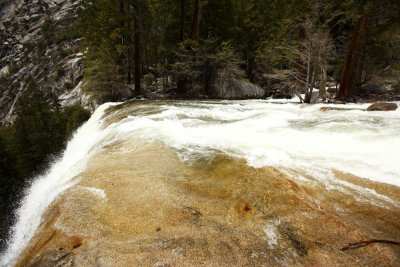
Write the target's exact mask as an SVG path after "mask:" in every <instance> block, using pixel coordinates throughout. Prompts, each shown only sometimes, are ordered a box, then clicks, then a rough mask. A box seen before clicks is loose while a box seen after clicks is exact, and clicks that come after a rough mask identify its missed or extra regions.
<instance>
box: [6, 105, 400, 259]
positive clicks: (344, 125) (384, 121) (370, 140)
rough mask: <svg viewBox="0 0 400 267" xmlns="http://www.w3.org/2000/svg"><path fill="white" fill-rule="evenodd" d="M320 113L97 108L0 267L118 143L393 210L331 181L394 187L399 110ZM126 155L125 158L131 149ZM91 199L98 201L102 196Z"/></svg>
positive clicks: (18, 228)
mask: <svg viewBox="0 0 400 267" xmlns="http://www.w3.org/2000/svg"><path fill="white" fill-rule="evenodd" d="M322 106H324V105H322V104H318V105H300V104H296V103H293V102H292V101H267V100H266V101H261V100H249V101H133V102H127V103H123V104H105V105H103V106H101V107H100V108H99V109H98V110H97V111H96V112H95V114H94V115H93V116H92V118H91V119H90V120H89V121H88V122H87V123H86V124H85V125H84V126H82V127H81V128H80V129H79V130H78V131H77V132H76V133H75V135H74V137H73V139H72V140H71V141H70V142H69V144H68V146H67V148H66V150H65V152H64V154H63V155H62V156H61V157H60V158H59V159H58V160H56V161H55V162H54V164H53V165H52V166H51V167H50V169H49V170H48V171H47V172H46V173H45V174H44V175H42V176H40V177H37V178H36V179H35V180H34V182H33V183H32V184H31V185H30V187H29V188H28V189H27V191H26V196H25V197H24V199H23V200H22V202H21V205H20V208H19V209H18V210H17V215H18V216H17V217H18V219H17V221H16V223H15V225H14V227H13V232H12V235H11V239H10V240H9V242H8V243H9V246H8V248H7V250H6V251H5V252H4V254H3V255H2V256H1V260H0V265H1V266H8V265H11V264H12V263H14V262H15V260H16V259H17V257H18V256H19V255H20V254H21V253H22V251H23V250H24V249H25V248H26V246H27V244H28V243H29V241H30V240H31V239H32V238H33V237H34V235H35V233H36V231H37V229H38V228H39V226H40V225H41V223H42V215H43V214H44V212H45V211H46V209H47V208H48V207H49V206H50V205H51V203H52V202H53V201H55V200H56V199H57V198H58V197H59V196H60V195H62V194H63V192H65V191H66V190H68V189H69V188H71V187H76V186H80V185H78V184H79V183H80V182H81V179H79V178H77V177H79V174H80V173H82V172H84V171H85V168H86V164H87V161H88V160H89V159H91V158H92V157H93V155H95V154H96V153H98V152H99V151H100V150H101V149H104V148H109V147H113V146H118V145H119V144H121V143H123V142H126V141H127V140H142V141H143V142H147V143H150V144H156V145H160V146H163V147H165V148H166V149H169V150H171V151H173V152H174V153H176V154H177V155H178V157H179V158H180V160H181V161H182V162H183V163H184V164H186V165H189V166H190V165H191V164H195V163H196V162H207V161H209V162H211V161H212V160H213V159H214V158H215V157H218V156H220V155H227V156H229V157H232V158H237V159H243V160H244V161H245V162H246V163H247V165H248V166H249V167H250V168H255V169H262V168H269V167H274V168H276V169H279V170H280V171H281V172H283V173H284V174H285V175H287V176H288V177H291V178H292V179H293V180H295V181H302V182H304V181H308V180H310V177H312V180H313V182H314V183H315V182H316V181H317V183H320V184H323V185H324V187H325V188H326V189H327V190H331V189H338V188H339V189H340V190H342V191H346V190H349V189H351V190H353V191H356V192H358V193H359V194H360V195H370V196H373V198H374V199H375V201H377V202H376V204H377V205H378V206H379V205H381V206H382V205H383V204H382V203H389V204H390V205H392V206H394V207H398V206H399V202H398V200H396V199H392V198H390V196H387V195H381V194H380V193H378V192H376V191H375V190H374V189H371V188H364V187H363V186H362V185H360V183H351V182H349V181H343V180H339V179H337V172H340V173H344V174H348V175H353V176H355V177H359V178H363V179H366V180H367V181H373V182H378V183H384V184H390V185H394V186H400V110H397V111H393V112H367V111H365V109H366V107H367V106H368V105H367V104H365V105H358V104H349V105H330V107H337V108H343V109H345V110H329V111H320V108H321V107H322ZM122 149H124V148H122ZM125 149H126V150H127V151H126V153H127V154H128V153H129V149H130V148H129V147H125ZM92 160H93V158H92ZM120 167H121V168H123V166H120ZM81 188H83V187H81ZM90 190H92V191H93V192H95V193H96V192H97V194H98V195H102V196H103V195H104V196H105V193H104V191H102V190H99V189H96V188H94V189H90ZM96 190H97V191H96ZM268 229H269V228H268ZM268 229H267V230H268ZM267 230H266V231H267ZM268 231H269V235H272V234H273V230H268ZM268 231H267V232H268ZM271 231H272V234H271ZM273 242H275V241H273Z"/></svg>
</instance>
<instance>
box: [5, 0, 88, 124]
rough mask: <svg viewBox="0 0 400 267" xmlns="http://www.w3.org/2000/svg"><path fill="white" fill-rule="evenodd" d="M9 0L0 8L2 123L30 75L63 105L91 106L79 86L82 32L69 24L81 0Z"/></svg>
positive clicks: (9, 117) (11, 112)
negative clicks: (78, 104)
mask: <svg viewBox="0 0 400 267" xmlns="http://www.w3.org/2000/svg"><path fill="white" fill-rule="evenodd" d="M8 2H9V3H8V4H6V5H5V6H4V7H3V8H2V10H1V11H0V79H1V83H0V93H1V96H0V124H5V123H9V122H12V121H13V119H14V116H15V114H14V113H15V105H16V103H17V101H18V98H19V97H20V96H21V95H22V94H23V93H24V91H25V89H26V84H27V80H28V79H32V80H33V81H34V82H35V83H37V84H38V85H39V87H41V88H47V89H48V90H51V91H52V93H54V94H55V95H56V96H57V97H59V98H60V100H62V101H61V103H62V104H64V105H70V104H75V103H82V104H84V105H86V106H88V107H90V106H93V103H89V102H90V101H89V98H88V96H85V94H84V93H83V92H82V86H81V84H80V82H81V80H82V75H83V66H82V57H83V54H82V53H80V51H79V50H80V44H81V38H80V37H79V36H77V35H76V31H75V30H74V29H73V27H71V25H73V24H74V22H75V21H76V18H77V14H76V10H77V7H78V5H79V3H80V0H32V1H24V0H14V1H8ZM72 92H73V93H72ZM66 95H69V98H68V101H64V100H65V96H66ZM82 99H85V100H82Z"/></svg>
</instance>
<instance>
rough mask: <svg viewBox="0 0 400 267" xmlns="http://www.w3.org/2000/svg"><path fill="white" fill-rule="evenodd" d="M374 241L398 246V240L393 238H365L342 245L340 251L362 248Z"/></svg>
mask: <svg viewBox="0 0 400 267" xmlns="http://www.w3.org/2000/svg"><path fill="white" fill-rule="evenodd" d="M374 243H385V244H391V245H398V246H400V242H399V241H393V240H384V239H370V240H366V241H360V242H356V243H349V244H347V245H346V246H344V247H342V248H341V249H340V250H341V251H346V250H349V249H356V248H362V247H365V246H368V245H371V244H374Z"/></svg>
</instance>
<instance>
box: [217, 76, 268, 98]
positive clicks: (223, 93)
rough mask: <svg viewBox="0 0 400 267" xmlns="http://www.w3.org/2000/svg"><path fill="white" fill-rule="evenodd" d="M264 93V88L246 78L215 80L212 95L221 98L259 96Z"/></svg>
mask: <svg viewBox="0 0 400 267" xmlns="http://www.w3.org/2000/svg"><path fill="white" fill-rule="evenodd" d="M264 95H265V91H264V89H262V88H261V87H259V86H257V85H255V84H252V83H250V82H249V81H246V80H237V79H230V80H221V79H219V80H217V82H216V84H215V86H214V89H213V92H212V93H211V96H212V97H216V98H223V99H244V98H261V97H263V96H264Z"/></svg>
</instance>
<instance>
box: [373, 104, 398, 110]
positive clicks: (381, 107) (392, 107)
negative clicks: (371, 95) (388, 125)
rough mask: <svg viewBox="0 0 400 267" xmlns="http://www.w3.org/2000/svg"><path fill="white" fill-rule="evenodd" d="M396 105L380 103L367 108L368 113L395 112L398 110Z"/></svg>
mask: <svg viewBox="0 0 400 267" xmlns="http://www.w3.org/2000/svg"><path fill="white" fill-rule="evenodd" d="M397 107H398V106H397V104H396V103H384V102H378V103H374V104H372V105H371V106H369V107H368V108H367V111H393V110H396V109H397Z"/></svg>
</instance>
